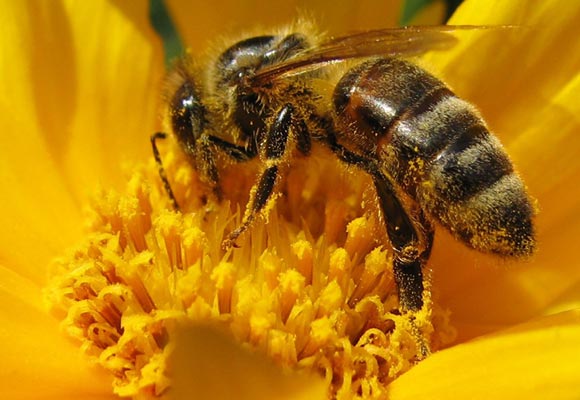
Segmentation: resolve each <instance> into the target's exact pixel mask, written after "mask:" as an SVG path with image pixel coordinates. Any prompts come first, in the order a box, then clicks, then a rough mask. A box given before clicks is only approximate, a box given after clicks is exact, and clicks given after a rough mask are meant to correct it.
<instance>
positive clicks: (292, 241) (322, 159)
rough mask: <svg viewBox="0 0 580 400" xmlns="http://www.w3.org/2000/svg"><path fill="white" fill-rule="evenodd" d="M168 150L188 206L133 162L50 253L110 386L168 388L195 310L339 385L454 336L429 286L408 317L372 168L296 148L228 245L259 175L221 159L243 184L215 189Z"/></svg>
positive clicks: (400, 368)
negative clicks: (123, 179)
mask: <svg viewBox="0 0 580 400" xmlns="http://www.w3.org/2000/svg"><path fill="white" fill-rule="evenodd" d="M173 151H174V150H173V149H170V150H165V152H166V153H167V154H166V155H165V156H164V157H165V158H164V160H165V167H166V169H167V173H168V176H169V177H171V180H172V181H171V183H172V185H173V188H174V192H175V196H176V199H177V200H178V201H179V202H180V206H181V208H182V210H185V212H183V213H180V212H174V211H170V208H171V205H170V203H169V201H168V200H167V198H166V197H165V196H164V188H163V186H162V184H161V183H160V182H159V180H158V178H157V175H156V174H157V170H156V167H155V165H154V164H153V163H151V164H149V165H147V166H142V167H139V168H137V172H135V173H134V174H133V176H132V177H131V179H130V181H129V183H128V185H127V188H126V189H125V190H124V191H123V192H122V193H116V192H112V191H111V192H102V193H98V195H97V196H95V199H94V201H93V204H92V206H91V208H92V212H91V213H90V219H89V221H88V224H87V225H88V227H89V229H88V233H87V235H86V237H85V238H84V239H83V240H82V242H81V243H80V244H79V245H78V247H76V248H75V249H73V250H71V251H70V252H69V253H68V254H66V255H64V256H62V257H61V258H59V259H57V260H55V261H54V263H53V265H52V279H51V282H50V284H49V286H48V287H47V289H46V297H47V299H48V300H49V302H50V304H51V308H52V310H53V311H54V313H55V315H57V316H59V317H60V318H61V319H62V324H63V328H64V330H65V331H66V332H67V333H68V334H69V335H71V336H73V337H74V338H76V339H78V340H79V342H80V346H81V347H82V349H83V350H84V352H85V353H86V354H87V355H88V356H89V357H91V358H93V359H94V360H96V361H97V363H98V364H100V365H101V366H102V367H104V368H105V369H106V370H108V371H109V372H110V373H111V375H112V376H113V378H114V391H115V393H117V394H118V395H121V396H125V397H131V396H133V397H134V396H142V397H143V398H148V397H150V398H155V397H159V396H162V395H164V394H166V393H168V391H169V390H170V387H171V376H170V372H169V370H168V369H166V365H165V362H166V358H167V357H168V354H169V349H170V348H171V346H168V344H170V343H171V341H172V338H173V337H174V333H175V329H176V326H179V324H181V323H185V322H187V321H194V322H202V323H215V324H219V325H220V326H222V327H225V328H226V330H228V331H229V332H230V334H231V337H232V338H233V339H234V340H236V341H238V342H239V343H241V344H246V345H249V346H250V347H251V348H253V349H254V350H255V351H257V352H261V353H265V354H267V355H268V356H269V357H270V358H271V359H272V360H274V361H275V362H276V363H277V364H279V365H281V366H283V367H285V368H292V369H296V370H306V371H311V372H313V373H316V374H319V375H320V376H322V377H323V378H324V379H326V382H328V385H329V393H330V394H331V396H332V397H336V398H352V397H353V396H370V395H372V396H375V395H376V396H380V395H381V394H382V393H384V392H383V391H384V390H385V387H386V385H387V384H388V383H389V382H390V381H391V380H392V379H394V378H395V377H397V376H398V375H400V374H401V373H402V372H404V371H406V370H407V369H408V368H410V366H411V365H412V364H413V363H414V362H415V361H416V358H417V354H418V350H417V346H418V341H417V335H418V334H419V335H421V336H422V338H423V340H425V341H428V342H429V343H430V345H431V347H432V348H436V347H437V346H441V345H444V343H445V342H447V341H449V337H448V335H449V332H450V330H451V328H449V326H448V321H447V317H446V316H445V313H444V312H443V311H441V310H438V309H437V308H436V307H435V308H434V307H432V302H431V301H430V298H429V294H428V293H427V294H426V296H425V297H426V299H425V304H426V306H425V309H424V310H423V311H422V313H421V314H418V315H417V317H416V319H415V323H414V324H411V325H409V323H408V321H407V320H406V319H405V318H404V317H403V316H401V315H400V312H399V304H398V300H397V291H396V288H395V285H394V281H393V273H392V267H391V262H392V255H391V254H390V252H389V251H388V250H386V249H385V248H384V247H382V246H381V244H382V243H383V239H384V232H382V229H384V228H382V227H383V225H382V222H380V220H379V215H378V213H377V212H375V211H373V210H376V206H374V205H373V202H376V199H374V194H373V193H372V191H370V190H369V189H368V188H369V187H372V186H371V185H370V181H369V179H368V178H367V177H366V176H365V175H364V174H362V173H361V174H359V173H358V172H357V171H354V170H351V169H348V170H347V169H346V168H345V167H344V166H343V165H341V164H340V163H339V162H337V161H335V160H334V159H333V158H332V157H330V156H327V155H326V154H320V155H318V156H317V157H313V158H310V159H308V160H302V161H299V162H296V165H293V166H292V169H291V170H290V171H289V173H288V175H287V178H286V179H284V180H283V182H281V189H280V193H281V195H280V196H279V198H278V199H277V201H276V204H275V206H274V207H272V210H270V211H269V215H268V223H264V221H263V218H259V219H258V220H257V221H256V222H255V224H254V225H253V226H252V227H251V229H250V230H249V231H248V232H247V233H246V234H245V236H244V237H242V238H240V240H239V244H240V248H239V249H234V250H227V251H225V250H223V249H222V247H221V243H222V240H223V239H224V238H225V237H226V236H227V234H228V233H229V232H230V231H231V230H232V229H233V228H235V226H236V224H237V223H239V221H240V219H241V215H240V213H241V211H240V210H243V208H244V206H245V201H247V193H248V192H249V190H250V187H251V185H252V182H253V180H254V178H255V175H253V176H249V177H246V176H243V175H241V174H243V173H245V172H240V169H239V168H236V165H233V166H230V167H225V168H224V170H223V171H220V173H221V174H222V176H223V180H222V182H224V183H225V182H238V187H224V197H225V199H226V200H224V201H222V202H221V203H220V202H217V200H215V199H213V197H211V195H208V192H207V191H206V190H205V188H204V185H203V184H202V183H201V182H200V181H199V179H198V178H197V177H196V176H195V172H194V171H193V170H192V169H191V168H190V167H189V165H188V163H187V160H185V159H184V158H183V156H181V155H179V153H176V154H174V153H173ZM313 163H315V164H316V165H313ZM313 171H315V172H313ZM250 175H251V174H250ZM244 185H245V186H244ZM433 309H435V310H433ZM432 321H434V323H435V325H437V326H436V327H435V328H434V327H433V326H432ZM417 332H419V333H417Z"/></svg>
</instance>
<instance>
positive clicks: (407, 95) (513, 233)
mask: <svg viewBox="0 0 580 400" xmlns="http://www.w3.org/2000/svg"><path fill="white" fill-rule="evenodd" d="M334 105H335V111H336V115H335V120H336V122H337V130H338V134H339V135H340V138H341V140H342V142H343V143H350V144H352V145H354V146H355V147H356V149H357V151H359V152H361V153H364V154H365V155H367V156H370V157H372V158H375V159H378V160H380V162H381V163H382V166H383V168H384V169H385V170H386V171H387V172H388V173H389V175H390V176H391V177H392V178H393V180H394V181H395V183H397V184H398V186H399V187H400V188H401V190H403V191H404V192H406V193H407V194H408V195H409V196H410V197H412V198H413V199H415V200H416V201H417V203H418V204H419V205H420V206H421V208H422V209H423V211H424V212H425V213H426V214H427V215H428V216H431V217H432V218H434V219H436V220H438V221H439V222H440V223H441V224H442V225H444V226H445V227H447V228H448V229H449V230H450V231H451V232H452V233H453V234H454V235H455V236H456V237H457V238H459V239H461V240H463V241H464V242H465V243H467V244H468V245H470V246H471V247H473V248H476V249H478V250H482V251H487V252H493V253H498V254H502V255H511V256H518V255H527V254H529V253H531V252H532V251H533V248H534V232H533V226H532V217H533V214H534V209H533V207H532V204H531V202H530V199H529V197H528V195H527V193H526V190H525V187H524V184H523V183H522V181H521V179H520V178H519V176H518V175H517V174H516V173H515V172H514V170H513V166H512V163H511V161H510V160H509V157H508V156H507V154H506V152H505V150H504V149H503V147H502V146H501V144H500V143H499V141H498V140H497V138H496V137H495V136H493V135H492V134H491V133H490V132H489V131H488V129H487V127H486V126H485V123H484V122H483V120H482V119H481V117H480V116H479V115H478V113H477V111H476V110H475V109H474V108H473V106H471V105H470V104H469V103H467V102H465V101H463V100H461V99H460V98H458V97H457V96H455V95H454V94H453V93H452V92H451V91H450V90H449V89H448V88H447V87H446V86H445V85H444V84H443V83H442V82H441V81H440V80H438V79H437V78H435V77H434V76H432V75H430V74H429V73H427V72H426V71H424V70H423V69H421V68H419V67H417V66H416V65H414V64H412V63H409V62H407V61H404V60H400V59H378V60H372V61H369V62H366V63H363V64H361V65H359V66H357V67H355V68H353V69H352V70H351V71H349V72H348V73H347V74H345V76H344V77H343V78H342V79H341V80H340V82H339V83H338V85H337V87H336V91H335V94H334Z"/></svg>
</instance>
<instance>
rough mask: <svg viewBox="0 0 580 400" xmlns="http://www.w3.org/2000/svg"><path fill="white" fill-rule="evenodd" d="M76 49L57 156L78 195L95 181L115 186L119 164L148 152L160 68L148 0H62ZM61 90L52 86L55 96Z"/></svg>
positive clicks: (71, 43)
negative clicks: (67, 112)
mask: <svg viewBox="0 0 580 400" xmlns="http://www.w3.org/2000/svg"><path fill="white" fill-rule="evenodd" d="M63 12H64V13H65V14H66V16H67V18H68V23H69V24H70V39H69V40H70V41H69V43H67V44H66V45H68V46H70V47H72V49H73V50H72V51H73V53H74V55H75V59H74V62H75V63H74V65H73V66H72V68H70V69H69V74H71V75H72V76H71V77H70V78H69V79H73V80H74V81H75V102H74V108H73V109H72V110H70V112H71V116H70V123H69V124H68V126H65V127H63V130H64V132H54V134H55V135H56V134H61V135H62V134H63V133H69V135H68V136H67V141H66V147H65V148H64V149H63V154H62V159H63V164H64V166H65V172H66V173H67V178H68V179H69V180H70V182H71V186H72V188H73V191H74V193H75V194H76V195H77V196H78V197H80V198H81V199H86V195H87V194H88V193H91V192H92V191H93V190H94V188H95V185H97V184H98V183H105V184H106V186H115V185H120V184H121V183H122V182H124V181H125V180H126V175H124V174H123V171H122V169H121V168H120V166H122V165H123V164H124V163H126V162H127V161H134V160H139V159H140V160H143V159H145V158H146V157H148V156H149V155H150V154H151V150H150V144H149V136H150V135H151V134H152V133H153V132H154V131H155V129H156V123H157V100H158V98H159V91H160V82H161V80H162V76H163V74H164V69H163V60H162V50H161V43H160V41H159V40H158V39H157V38H156V37H155V34H154V33H153V31H152V29H151V27H150V25H149V22H148V21H149V20H148V18H149V14H148V2H147V1H145V0H142V1H138V2H104V1H103V2H78V1H74V0H71V1H65V2H64V6H63ZM57 95H58V93H53V96H57Z"/></svg>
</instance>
